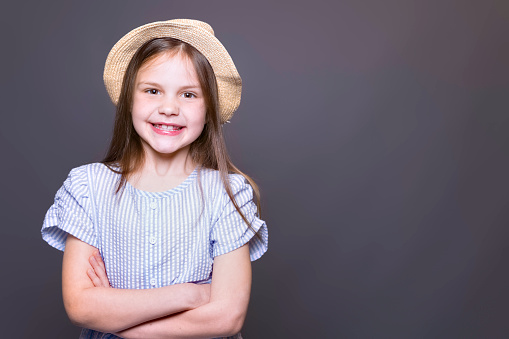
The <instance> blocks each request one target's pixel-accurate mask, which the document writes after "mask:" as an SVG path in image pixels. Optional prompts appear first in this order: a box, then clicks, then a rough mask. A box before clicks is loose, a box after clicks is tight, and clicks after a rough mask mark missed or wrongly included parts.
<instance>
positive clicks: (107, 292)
mask: <svg viewBox="0 0 509 339" xmlns="http://www.w3.org/2000/svg"><path fill="white" fill-rule="evenodd" d="M94 253H96V254H97V257H98V261H99V262H101V263H102V261H101V259H100V256H99V255H98V252H97V249H96V248H94V247H92V246H90V245H88V244H86V243H84V242H82V241H80V240H79V239H77V238H75V237H73V236H71V235H68V237H67V242H66V248H65V251H64V259H63V263H62V291H63V299H64V306H65V309H66V311H67V314H68V316H69V318H70V319H71V321H72V322H73V323H75V324H76V325H79V326H82V327H86V328H90V329H94V330H99V331H102V332H118V331H121V330H124V329H126V328H130V327H132V326H135V325H138V324H141V323H144V322H147V321H149V320H153V319H157V318H160V317H164V316H167V315H170V314H173V313H176V312H182V311H185V310H189V309H192V308H195V307H198V306H200V305H203V304H204V303H206V302H208V301H209V296H210V293H209V292H207V291H208V290H210V288H209V287H208V286H205V285H195V284H179V285H172V286H166V287H162V288H155V289H146V290H136V289H115V288H110V287H109V282H108V279H107V276H106V272H105V270H104V269H103V268H101V269H99V268H100V267H103V265H97V261H95V260H92V259H93V258H94ZM89 258H90V259H89ZM89 260H91V261H89ZM91 263H92V266H91ZM94 267H95V268H97V269H99V271H100V272H99V275H100V276H101V277H102V279H99V280H102V281H103V283H100V284H98V285H94V283H93V281H92V280H91V277H92V278H93V277H95V275H94V274H92V272H93V271H94ZM87 272H88V273H87ZM94 280H96V279H94Z"/></svg>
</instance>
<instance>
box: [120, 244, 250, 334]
mask: <svg viewBox="0 0 509 339" xmlns="http://www.w3.org/2000/svg"><path fill="white" fill-rule="evenodd" d="M250 292H251V261H250V258H249V245H247V244H246V245H244V246H242V247H240V248H238V249H236V250H234V251H232V252H229V253H226V254H223V255H220V256H217V257H216V258H215V259H214V268H213V271H212V286H211V292H210V302H209V303H207V304H204V305H202V306H200V307H197V308H195V309H192V310H189V311H186V312H182V313H179V314H175V315H171V316H168V317H165V318H162V319H157V320H153V321H149V322H147V323H144V324H141V325H139V326H135V327H133V328H130V329H128V330H126V331H122V332H120V333H118V335H119V336H121V337H123V338H212V337H224V336H231V335H234V334H236V333H238V332H240V329H241V328H242V325H243V324H244V319H245V317H246V313H247V307H248V303H249V295H250Z"/></svg>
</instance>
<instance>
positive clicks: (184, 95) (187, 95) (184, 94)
mask: <svg viewBox="0 0 509 339" xmlns="http://www.w3.org/2000/svg"><path fill="white" fill-rule="evenodd" d="M182 96H183V97H184V98H186V99H192V98H196V94H194V93H192V92H184V93H183V94H182Z"/></svg>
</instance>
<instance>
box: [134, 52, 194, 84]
mask: <svg viewBox="0 0 509 339" xmlns="http://www.w3.org/2000/svg"><path fill="white" fill-rule="evenodd" d="M167 72H170V73H176V74H180V75H187V76H189V77H191V78H195V79H197V74H196V70H195V68H194V64H193V62H192V60H191V59H190V58H189V56H187V55H186V54H184V53H182V52H163V53H158V54H156V55H154V56H153V57H151V58H149V59H147V60H145V61H144V62H143V64H142V65H141V67H140V69H139V70H138V76H140V75H149V74H161V73H167Z"/></svg>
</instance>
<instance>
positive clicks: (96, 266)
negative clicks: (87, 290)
mask: <svg viewBox="0 0 509 339" xmlns="http://www.w3.org/2000/svg"><path fill="white" fill-rule="evenodd" d="M88 262H89V263H90V265H92V268H89V269H88V270H87V275H88V277H89V278H90V280H92V283H93V284H94V286H95V287H110V282H109V281H108V276H107V275H106V267H105V266H104V262H103V260H102V258H101V255H100V254H99V251H94V254H92V256H91V257H90V258H88Z"/></svg>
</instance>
